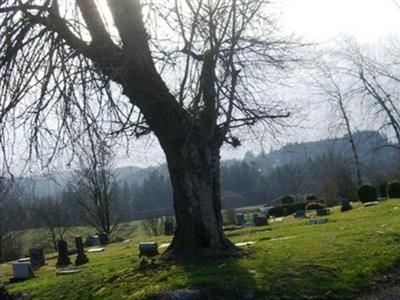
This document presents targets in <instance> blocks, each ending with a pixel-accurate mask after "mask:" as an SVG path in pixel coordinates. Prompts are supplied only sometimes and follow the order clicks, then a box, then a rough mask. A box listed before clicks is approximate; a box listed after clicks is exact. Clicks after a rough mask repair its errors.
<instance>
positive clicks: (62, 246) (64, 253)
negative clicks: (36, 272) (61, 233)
mask: <svg viewBox="0 0 400 300" xmlns="http://www.w3.org/2000/svg"><path fill="white" fill-rule="evenodd" d="M57 248H58V258H57V264H56V266H57V267H62V266H68V265H69V264H71V261H70V260H69V256H68V244H67V242H66V241H63V240H58V241H57Z"/></svg>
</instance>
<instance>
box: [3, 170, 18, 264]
mask: <svg viewBox="0 0 400 300" xmlns="http://www.w3.org/2000/svg"><path fill="white" fill-rule="evenodd" d="M20 196H21V193H20V192H19V191H18V189H16V188H15V186H14V183H13V182H12V181H11V179H8V178H5V177H0V261H3V260H4V258H5V257H4V250H5V248H6V244H7V243H9V244H12V243H11V242H12V241H13V240H15V239H16V238H17V237H16V235H17V233H16V230H17V229H18V225H20V222H21V221H22V220H23V210H22V208H21V207H19V200H20Z"/></svg>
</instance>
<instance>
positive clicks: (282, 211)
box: [268, 202, 307, 217]
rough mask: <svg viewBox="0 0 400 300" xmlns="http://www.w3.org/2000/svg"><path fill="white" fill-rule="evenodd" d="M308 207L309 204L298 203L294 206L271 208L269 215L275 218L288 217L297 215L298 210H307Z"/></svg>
mask: <svg viewBox="0 0 400 300" xmlns="http://www.w3.org/2000/svg"><path fill="white" fill-rule="evenodd" d="M306 205H307V202H298V203H294V204H288V205H281V206H276V207H273V208H271V209H270V210H269V212H268V214H269V215H270V216H275V217H283V216H288V215H291V214H293V213H295V212H296V211H298V210H305V207H306Z"/></svg>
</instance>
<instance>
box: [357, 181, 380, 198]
mask: <svg viewBox="0 0 400 300" xmlns="http://www.w3.org/2000/svg"><path fill="white" fill-rule="evenodd" d="M357 196H358V199H359V200H360V201H361V202H363V203H365V202H373V201H378V195H377V192H376V188H375V187H374V186H373V185H372V184H363V185H360V186H359V187H358V189H357Z"/></svg>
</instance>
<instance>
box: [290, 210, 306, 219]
mask: <svg viewBox="0 0 400 300" xmlns="http://www.w3.org/2000/svg"><path fill="white" fill-rule="evenodd" d="M293 216H294V217H295V218H296V219H297V218H305V217H306V212H305V211H304V210H298V211H296V212H295V213H294V214H293Z"/></svg>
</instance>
